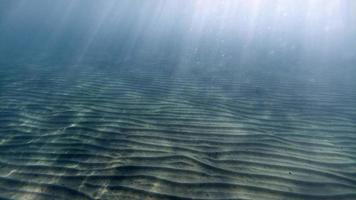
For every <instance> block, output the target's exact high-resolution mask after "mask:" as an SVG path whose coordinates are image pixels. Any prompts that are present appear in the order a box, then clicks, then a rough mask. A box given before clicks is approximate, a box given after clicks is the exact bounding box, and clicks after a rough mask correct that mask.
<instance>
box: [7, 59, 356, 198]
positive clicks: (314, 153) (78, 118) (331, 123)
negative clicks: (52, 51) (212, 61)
mask: <svg viewBox="0 0 356 200" xmlns="http://www.w3.org/2000/svg"><path fill="white" fill-rule="evenodd" d="M0 74H1V75H0V76H1V77H0V199H2V198H3V199H26V200H29V199H36V200H40V199H71V200H74V199H110V200H112V199H130V200H135V199H137V200H145V199H162V200H163V199H251V200H270V199H271V200H272V199H274V200H275V199H284V200H294V199H295V200H297V199H298V200H302V199H303V200H304V199H329V200H335V199H336V200H342V199H350V200H354V199H356V103H355V102H356V93H352V92H350V91H351V90H352V88H343V89H336V88H335V89H330V87H328V86H327V85H325V84H324V83H323V82H315V81H314V80H311V81H310V82H302V81H297V80H292V79H290V80H287V79H271V80H267V79H266V80H265V79H263V78H262V79H261V78H248V77H247V78H246V77H244V76H237V77H236V78H235V79H227V78H224V76H219V75H218V74H210V75H209V74H208V75H206V74H205V75H204V74H202V75H201V77H200V78H197V76H198V75H197V74H194V73H186V74H181V75H179V74H172V73H161V74H160V73H159V70H151V71H150V70H147V71H145V72H144V71H140V70H130V68H129V67H128V68H126V69H125V70H120V71H119V70H117V71H116V72H113V71H112V70H108V69H99V70H98V69H95V68H93V67H91V68H90V67H87V68H84V69H83V68H82V69H79V68H77V69H72V70H60V69H51V68H46V67H38V66H30V67H26V68H24V69H16V68H13V69H10V70H7V71H6V72H5V71H3V72H1V73H0ZM261 77H263V76H261Z"/></svg>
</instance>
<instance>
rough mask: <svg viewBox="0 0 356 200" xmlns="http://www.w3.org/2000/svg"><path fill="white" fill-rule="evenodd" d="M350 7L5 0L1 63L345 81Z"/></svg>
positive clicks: (350, 60) (342, 3) (355, 45)
mask: <svg viewBox="0 0 356 200" xmlns="http://www.w3.org/2000/svg"><path fill="white" fill-rule="evenodd" d="M355 5H356V4H355V3H354V2H353V1H351V0H333V1H321V0H320V1H295V0H287V1H277V0H275V1H258V0H253V1H226V0H225V1H224V0H223V1H213V0H208V1H198V0H195V1H188V0H185V1H177V0H173V1H164V0H147V1H138V0H133V1H132V0H130V1H129V0H107V1H101V2H98V1H94V0H86V1H81V0H63V1H48V0H35V1H28V0H15V1H14V0H3V1H1V2H0V9H1V10H0V33H1V35H0V44H1V46H0V58H1V59H0V60H1V63H14V62H22V61H23V62H33V63H35V62H38V63H50V64H63V63H67V64H68V63H70V64H78V63H83V62H88V63H100V64H104V65H105V64H111V65H112V64H117V63H122V62H127V61H130V62H139V63H148V62H157V63H163V62H164V63H166V64H164V66H162V65H160V66H154V67H165V68H169V69H170V70H177V69H182V68H183V69H187V68H190V69H193V68H197V69H202V71H210V70H213V71H214V70H217V71H223V70H228V71H239V70H241V69H243V70H242V71H244V72H246V71H253V70H254V71H259V72H269V73H278V72H286V73H291V74H293V76H304V77H307V79H310V80H311V79H313V80H314V79H316V80H317V79H321V78H323V79H325V80H329V79H334V78H337V79H338V81H346V80H347V81H351V80H352V79H353V75H354V74H355V70H354V68H355V67H354V65H355V62H356V61H355V57H356V56H355V52H356V51H355V50H356V36H355V32H356V17H355V16H356V14H355V10H356V6H355ZM151 67H152V65H151ZM146 68H147V66H146Z"/></svg>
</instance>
